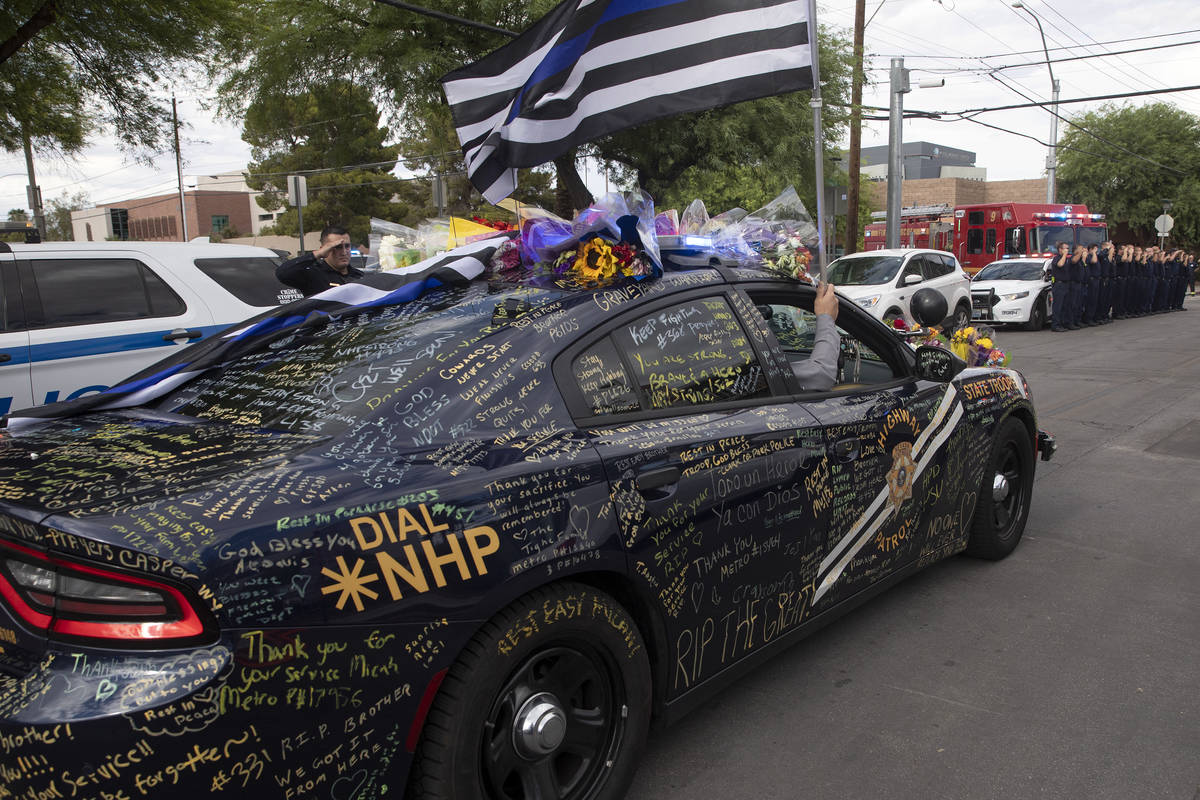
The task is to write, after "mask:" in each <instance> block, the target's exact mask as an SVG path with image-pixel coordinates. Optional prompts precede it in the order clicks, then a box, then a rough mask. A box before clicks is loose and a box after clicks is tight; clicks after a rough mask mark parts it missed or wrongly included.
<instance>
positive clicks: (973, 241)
mask: <svg viewBox="0 0 1200 800" xmlns="http://www.w3.org/2000/svg"><path fill="white" fill-rule="evenodd" d="M967 252H968V253H970V254H971V255H979V254H980V253H982V252H983V228H968V229H967Z"/></svg>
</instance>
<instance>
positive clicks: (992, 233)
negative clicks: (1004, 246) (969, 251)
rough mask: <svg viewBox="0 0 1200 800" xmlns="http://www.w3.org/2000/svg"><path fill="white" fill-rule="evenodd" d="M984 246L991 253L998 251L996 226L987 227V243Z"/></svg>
mask: <svg viewBox="0 0 1200 800" xmlns="http://www.w3.org/2000/svg"><path fill="white" fill-rule="evenodd" d="M984 248H985V249H986V250H987V251H988V252H989V253H992V254H995V252H996V229H995V228H988V229H987V244H985V245H984Z"/></svg>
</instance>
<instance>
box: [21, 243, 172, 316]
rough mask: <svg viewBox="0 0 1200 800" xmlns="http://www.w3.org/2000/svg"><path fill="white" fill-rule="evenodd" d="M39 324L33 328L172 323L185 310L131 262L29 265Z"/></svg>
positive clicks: (94, 260)
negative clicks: (38, 304)
mask: <svg viewBox="0 0 1200 800" xmlns="http://www.w3.org/2000/svg"><path fill="white" fill-rule="evenodd" d="M30 264H31V267H32V275H33V281H34V285H35V286H36V289H37V294H38V297H39V299H40V301H41V307H42V318H41V320H40V322H39V321H36V320H30V327H31V328H43V327H44V328H49V327H60V326H69V325H88V324H91V323H97V322H120V321H123V320H131V319H145V318H147V317H173V316H178V315H179V314H182V313H184V312H185V311H186V310H187V306H186V305H185V304H184V302H183V300H182V299H180V297H179V295H177V294H175V292H174V291H173V290H172V289H171V287H169V286H167V285H166V284H165V283H164V282H163V280H162V278H160V277H158V276H157V275H155V274H154V272H153V271H152V270H151V269H150V268H149V267H147V266H146V265H145V264H142V263H141V262H139V261H136V260H134V259H131V258H80V259H45V260H41V259H39V260H35V261H32V262H30Z"/></svg>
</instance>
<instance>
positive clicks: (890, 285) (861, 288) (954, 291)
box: [828, 249, 971, 328]
mask: <svg viewBox="0 0 1200 800" xmlns="http://www.w3.org/2000/svg"><path fill="white" fill-rule="evenodd" d="M828 273H829V282H830V283H832V284H833V285H834V286H836V287H837V289H838V292H839V293H840V294H842V295H844V296H846V297H848V298H850V299H851V300H853V301H855V302H856V303H858V304H859V305H860V306H862V307H863V308H865V309H867V310H868V311H870V312H871V313H872V314H874V315H875V316H876V317H878V318H879V319H881V320H883V321H884V322H886V323H888V324H891V323H892V321H893V320H895V319H897V318H902V319H904V320H905V322H907V323H908V324H912V322H913V315H912V310H911V308H910V307H909V304H910V303H911V302H912V296H913V294H914V293H915V292H916V291H917V290H918V289H925V288H931V289H937V290H938V291H939V292H941V293H942V296H944V297H945V298H946V308H947V309H949V313H950V319H951V320H952V324H953V326H954V327H955V328H961V327H963V326H965V325H968V324H969V323H970V321H971V278H970V276H968V275H967V273H966V272H964V271H963V268H962V265H961V264H959V263H958V259H957V258H955V257H954V256H953V255H952V254H951V253H947V252H945V251H944V250H910V249H894V250H869V251H867V252H863V253H853V254H851V255H848V256H842V257H841V258H839V259H838V260H837V261H834V262H833V263H832V264H830V265H829V269H828Z"/></svg>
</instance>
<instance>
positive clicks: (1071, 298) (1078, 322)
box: [1067, 244, 1087, 331]
mask: <svg viewBox="0 0 1200 800" xmlns="http://www.w3.org/2000/svg"><path fill="white" fill-rule="evenodd" d="M1086 259H1087V250H1085V249H1084V247H1083V245H1081V244H1077V245H1075V252H1074V253H1072V254H1071V258H1070V261H1069V263H1070V267H1071V279H1070V282H1069V285H1070V287H1071V289H1070V293H1069V294H1068V296H1067V306H1068V307H1069V308H1070V309H1071V311H1070V316H1069V317H1068V318H1067V329H1068V330H1073V331H1077V330H1079V329H1080V328H1082V327H1083V324H1082V322H1083V302H1084V297H1083V294H1084V290H1085V287H1086V285H1087V263H1086Z"/></svg>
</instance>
